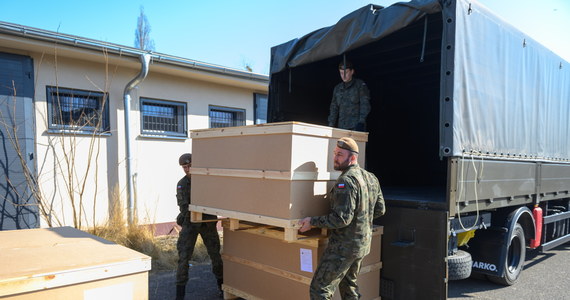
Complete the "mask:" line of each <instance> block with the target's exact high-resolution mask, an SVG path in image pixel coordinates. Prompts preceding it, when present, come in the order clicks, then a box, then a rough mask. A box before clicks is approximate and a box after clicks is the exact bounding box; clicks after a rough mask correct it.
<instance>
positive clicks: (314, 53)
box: [268, 0, 570, 299]
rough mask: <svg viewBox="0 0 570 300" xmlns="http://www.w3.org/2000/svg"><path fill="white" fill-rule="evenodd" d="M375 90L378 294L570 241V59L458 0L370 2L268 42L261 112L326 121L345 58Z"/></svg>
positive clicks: (511, 262) (500, 276)
mask: <svg viewBox="0 0 570 300" xmlns="http://www.w3.org/2000/svg"><path fill="white" fill-rule="evenodd" d="M345 58H346V59H349V60H351V61H352V62H353V63H354V65H355V66H356V68H355V69H356V73H355V77H358V78H361V79H363V80H364V81H365V82H366V83H367V85H368V87H369V89H370V91H371V95H372V111H371V113H370V115H369V117H368V124H367V125H368V128H367V129H368V131H369V132H370V135H369V142H368V144H367V149H366V153H367V159H366V166H365V167H366V168H367V169H368V170H370V171H372V172H374V173H375V174H376V175H377V176H378V177H379V179H380V182H381V185H382V188H383V191H384V196H385V199H386V202H387V214H386V215H385V216H384V217H382V218H381V219H380V224H381V225H384V226H385V231H384V236H383V244H382V255H383V258H382V260H383V269H382V275H381V296H382V298H383V299H447V283H448V280H452V279H462V278H466V277H468V276H470V274H471V272H475V273H482V274H485V275H486V276H487V277H488V278H489V279H490V280H492V281H494V282H497V283H499V284H503V285H511V284H514V283H516V281H517V279H518V277H519V275H520V273H521V270H522V268H523V264H524V259H525V252H526V250H527V249H529V248H530V249H533V248H534V249H538V250H539V251H545V250H548V249H551V248H553V247H556V246H558V245H560V244H563V243H566V242H568V241H570V230H569V227H570V139H569V138H568V137H569V136H570V117H569V116H570V65H569V64H568V62H566V61H564V60H562V59H561V58H560V57H558V56H556V55H555V54H553V53H552V52H551V51H549V50H548V49H546V48H544V47H543V46H541V45H540V44H538V43H537V42H535V41H534V40H532V39H531V38H529V37H528V36H525V35H524V34H523V33H521V32H520V31H518V30H517V29H516V28H514V27H512V26H511V25H509V24H507V23H505V22H504V21H502V20H501V19H499V18H498V17H496V16H494V15H493V14H492V13H491V12H489V11H488V10H487V9H486V8H484V7H482V6H481V5H480V4H478V3H477V2H474V1H467V0H441V1H438V0H423V1H411V2H407V3H396V4H394V5H392V6H389V7H386V8H383V7H380V6H375V5H370V6H367V7H363V8H362V9H360V10H357V11H355V12H352V13H350V14H349V15H347V16H345V17H344V18H342V19H341V20H340V21H339V22H338V23H337V24H335V25H333V26H330V27H326V28H323V29H320V30H317V31H314V32H312V33H310V34H308V35H306V36H304V37H301V38H299V39H295V40H292V41H289V42H287V43H284V44H282V45H278V46H275V47H273V48H272V49H271V71H270V73H271V80H270V92H269V112H268V114H269V121H270V122H276V121H302V122H310V123H315V124H322V125H325V124H327V122H326V121H327V115H328V110H329V104H330V99H331V95H332V90H333V87H334V85H335V84H337V83H338V82H339V81H340V79H339V76H338V71H337V65H338V63H339V62H340V61H341V60H343V59H345Z"/></svg>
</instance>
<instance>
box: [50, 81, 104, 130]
mask: <svg viewBox="0 0 570 300" xmlns="http://www.w3.org/2000/svg"><path fill="white" fill-rule="evenodd" d="M46 94H47V103H48V115H49V128H50V129H58V130H61V129H65V130H74V131H89V132H94V131H95V132H107V131H109V103H108V101H107V99H108V94H106V93H101V92H94V91H83V90H76V89H70V88H60V87H54V86H48V87H47V92H46Z"/></svg>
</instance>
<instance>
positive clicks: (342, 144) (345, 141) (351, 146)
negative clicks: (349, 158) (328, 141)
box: [336, 137, 358, 154]
mask: <svg viewBox="0 0 570 300" xmlns="http://www.w3.org/2000/svg"><path fill="white" fill-rule="evenodd" d="M336 145H337V147H339V148H341V149H345V150H348V151H350V152H354V153H356V154H358V145H357V144H356V142H355V141H354V140H353V139H351V138H349V137H343V138H340V139H339V140H338V141H337V142H336Z"/></svg>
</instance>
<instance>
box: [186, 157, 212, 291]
mask: <svg viewBox="0 0 570 300" xmlns="http://www.w3.org/2000/svg"><path fill="white" fill-rule="evenodd" d="M178 163H179V164H180V166H182V169H183V170H184V173H185V174H186V175H185V176H184V177H182V179H180V181H178V184H177V186H176V199H177V200H178V207H179V208H180V214H179V215H178V217H177V218H176V223H177V224H178V225H180V226H182V230H181V231H180V235H179V237H178V243H177V244H176V248H177V249H178V268H177V269H176V299H177V300H183V299H184V295H185V294H186V283H187V282H188V269H189V266H188V263H189V261H190V259H191V258H192V253H193V252H194V246H195V245H196V239H197V238H198V234H200V236H201V237H202V240H203V241H204V245H205V246H206V249H207V250H208V255H209V256H210V260H211V261H212V271H213V272H214V275H215V276H216V279H217V281H218V288H220V289H221V286H222V282H223V265H222V257H221V255H220V237H219V235H218V229H217V228H216V223H217V222H201V223H191V222H190V213H189V212H188V206H189V205H190V189H191V186H192V181H191V177H190V167H191V166H192V154H190V153H185V154H182V156H180V158H179V159H178ZM202 218H203V220H214V219H217V217H216V216H212V215H208V214H204V215H203V216H202Z"/></svg>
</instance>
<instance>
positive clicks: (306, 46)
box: [270, 0, 441, 74]
mask: <svg viewBox="0 0 570 300" xmlns="http://www.w3.org/2000/svg"><path fill="white" fill-rule="evenodd" d="M438 11H441V7H440V5H439V2H438V1H437V0H418V1H411V2H400V3H395V4H393V5H391V6H389V7H386V8H383V9H382V7H380V6H376V5H374V4H369V5H367V6H364V7H362V8H360V9H358V10H356V11H354V12H352V13H350V14H348V15H346V16H345V17H343V18H342V19H340V20H339V21H338V23H337V24H335V25H333V26H330V27H326V28H322V29H319V30H316V31H314V32H312V33H310V34H307V35H305V36H303V37H301V38H299V39H294V40H291V41H289V42H287V43H284V44H281V45H279V46H275V47H273V48H271V67H270V69H271V70H270V71H271V74H274V73H278V72H280V71H282V70H284V69H285V68H287V67H289V68H294V67H297V66H301V65H304V64H308V63H311V62H315V61H319V60H322V59H325V58H329V57H333V56H337V55H341V54H343V53H345V52H346V51H349V50H352V49H355V48H358V47H359V46H362V45H365V44H368V43H371V42H373V41H376V40H379V39H381V38H383V37H385V36H387V35H389V34H391V33H392V32H395V31H398V30H399V29H401V28H404V27H406V26H408V25H409V24H411V23H413V22H414V21H417V20H419V19H421V18H422V17H423V16H425V15H426V14H430V13H435V12H438Z"/></svg>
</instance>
